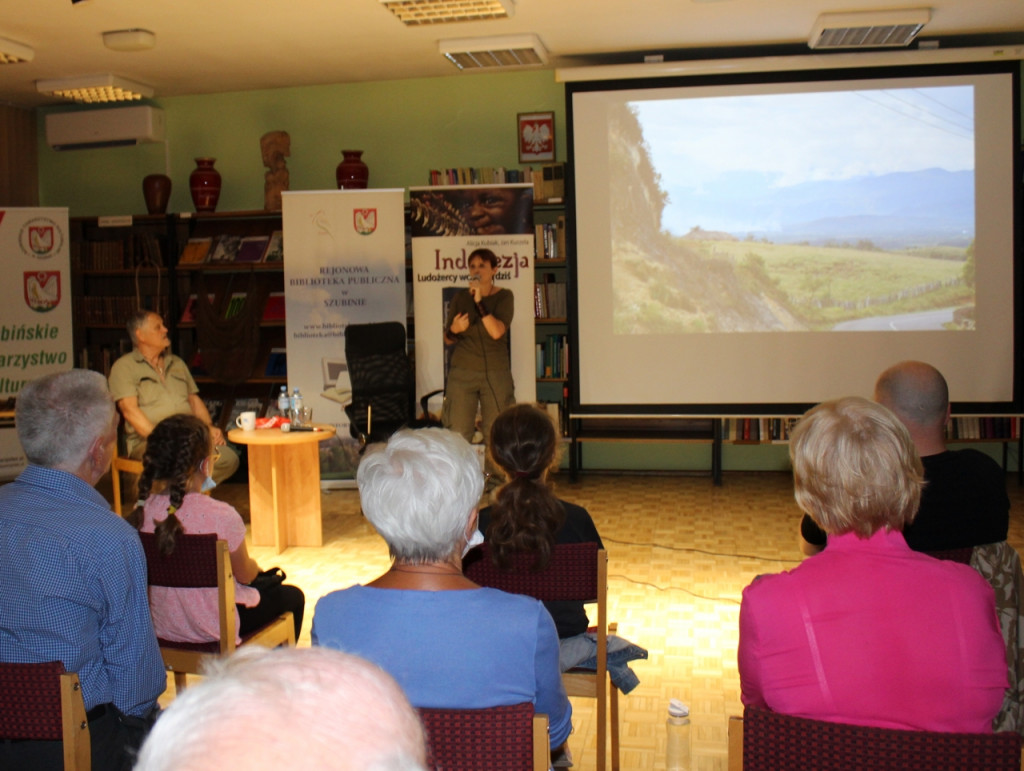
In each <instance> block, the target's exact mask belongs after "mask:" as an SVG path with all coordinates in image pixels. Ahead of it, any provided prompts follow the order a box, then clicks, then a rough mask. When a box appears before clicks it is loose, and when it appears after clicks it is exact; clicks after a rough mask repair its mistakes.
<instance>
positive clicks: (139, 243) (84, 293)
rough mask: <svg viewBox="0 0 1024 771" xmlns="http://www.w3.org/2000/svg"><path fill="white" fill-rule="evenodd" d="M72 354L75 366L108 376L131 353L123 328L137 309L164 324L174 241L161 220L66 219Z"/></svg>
mask: <svg viewBox="0 0 1024 771" xmlns="http://www.w3.org/2000/svg"><path fill="white" fill-rule="evenodd" d="M68 224H69V229H70V239H69V242H70V250H71V294H72V302H73V307H74V314H75V321H76V322H77V323H76V324H75V325H74V333H73V338H74V349H75V356H76V363H77V365H78V366H79V367H83V368H86V369H93V370H96V371H98V372H102V373H103V374H104V375H109V374H110V366H111V364H113V362H114V361H115V360H116V359H117V358H118V357H119V356H120V355H121V354H123V353H126V352H127V351H130V350H131V342H130V341H129V339H128V333H127V331H126V329H125V323H126V322H127V321H128V317H129V316H131V314H132V313H134V312H135V311H136V310H137V309H139V308H144V309H146V310H152V311H155V312H157V313H159V314H161V315H162V316H163V317H164V318H165V319H166V320H167V322H168V324H169V325H170V324H171V323H172V317H173V315H174V313H175V312H176V307H175V306H174V305H173V293H172V291H171V287H172V282H173V279H172V275H173V265H174V261H175V258H176V255H177V238H176V233H175V230H174V228H173V227H172V219H171V218H170V217H168V216H167V215H162V214H160V215H143V216H123V217H74V218H71V219H70V220H69V223H68Z"/></svg>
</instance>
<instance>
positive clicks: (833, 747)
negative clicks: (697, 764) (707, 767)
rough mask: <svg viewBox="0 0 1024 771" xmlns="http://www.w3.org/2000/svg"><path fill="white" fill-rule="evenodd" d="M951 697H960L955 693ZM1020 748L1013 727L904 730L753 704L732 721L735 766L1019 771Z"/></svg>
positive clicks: (781, 770) (778, 770)
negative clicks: (986, 731) (981, 731)
mask: <svg viewBox="0 0 1024 771" xmlns="http://www.w3.org/2000/svg"><path fill="white" fill-rule="evenodd" d="M950 698H952V699H956V694H950ZM741 737H742V738H741ZM741 747H742V752H739V750H740V748H741ZM1020 749H1021V739H1020V736H1019V735H1018V734H1017V733H1016V732H1014V731H1004V732H1001V733H992V734H963V733H940V732H937V731H900V730H896V729H892V728H872V727H870V726H859V725H850V724H848V723H829V722H826V721H824V720H810V719H808V718H802V717H793V716H792V715H782V714H779V713H778V712H772V711H771V710H765V709H757V708H754V707H747V708H746V709H745V710H744V711H743V719H742V720H741V719H740V718H738V717H733V718H730V721H729V769H730V771H740V769H743V771H798V770H799V771H803V769H809V768H813V769H817V770H818V771H850V770H851V769H863V770H864V771H876V770H886V769H893V770H895V769H904V770H909V771H941V770H942V769H946V770H947V771H1019V770H1020ZM737 754H739V757H737Z"/></svg>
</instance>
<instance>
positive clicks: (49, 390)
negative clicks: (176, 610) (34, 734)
mask: <svg viewBox="0 0 1024 771" xmlns="http://www.w3.org/2000/svg"><path fill="white" fill-rule="evenodd" d="M117 421H118V415H117V411H116V410H115V409H114V403H113V401H112V400H111V398H110V394H109V393H108V392H107V384H106V382H105V381H104V379H103V376H102V375H100V374H99V373H96V372H89V371H87V370H71V371H70V372H62V373H59V374H54V375H47V376H45V377H41V378H39V379H37V380H33V381H32V382H30V383H29V384H28V385H26V386H25V387H24V388H23V389H22V391H21V393H20V395H19V396H18V402H17V408H16V423H17V431H18V439H19V440H20V441H21V446H22V449H23V450H24V452H25V455H26V457H27V458H28V463H29V465H28V467H27V468H26V469H25V470H24V471H23V472H22V473H21V475H20V476H19V477H18V478H17V479H16V480H15V481H14V482H12V483H10V484H8V485H4V486H3V487H2V488H0V565H2V566H3V567H2V569H0V661H5V662H41V661H61V662H63V664H64V668H65V669H66V670H67V671H68V672H77V673H78V677H79V679H80V681H81V683H82V697H83V699H84V701H85V708H86V710H87V711H88V717H89V733H90V735H91V744H92V767H93V768H95V769H122V768H123V769H129V768H131V754H132V753H133V751H134V750H135V749H137V748H138V746H139V744H141V742H142V739H143V737H144V735H145V732H146V730H148V727H149V725H150V723H151V722H152V719H153V718H154V717H155V714H156V712H157V710H158V707H157V705H156V700H157V697H159V696H160V694H161V693H163V690H164V687H165V686H166V683H167V680H166V675H165V674H164V665H163V661H162V660H161V658H160V649H159V648H158V647H157V642H156V635H154V633H153V624H152V622H151V621H150V616H149V601H148V599H147V596H146V558H145V556H144V555H143V553H142V546H141V544H140V543H139V537H138V535H137V534H136V532H135V529H134V528H133V527H132V526H131V525H129V524H128V523H127V522H125V521H124V520H123V519H121V518H120V517H118V516H117V515H116V514H114V513H113V512H112V511H111V510H110V506H109V505H108V503H107V502H106V500H104V498H103V496H101V495H100V494H99V493H98V492H96V490H94V489H93V485H94V484H95V483H96V481H97V480H98V479H99V478H100V477H101V476H103V475H104V474H105V473H106V471H107V469H108V468H109V467H110V459H111V457H112V456H113V452H114V441H115V439H116V437H117ZM63 767H64V765H63V754H62V746H61V742H37V741H22V742H2V741H0V768H11V769H14V768H32V769H50V768H53V769H61V768H63Z"/></svg>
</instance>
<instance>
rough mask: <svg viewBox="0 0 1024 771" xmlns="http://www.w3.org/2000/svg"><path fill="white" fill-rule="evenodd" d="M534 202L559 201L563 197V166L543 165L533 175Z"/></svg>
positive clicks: (559, 164) (555, 164) (558, 164)
mask: <svg viewBox="0 0 1024 771" xmlns="http://www.w3.org/2000/svg"><path fill="white" fill-rule="evenodd" d="M532 181H533V198H534V200H535V201H538V202H541V203H543V202H544V201H555V200H557V201H559V202H560V201H561V200H562V199H563V198H564V197H565V164H564V163H545V164H544V165H543V166H541V167H540V168H539V169H537V170H536V171H535V172H534V173H533V180H532Z"/></svg>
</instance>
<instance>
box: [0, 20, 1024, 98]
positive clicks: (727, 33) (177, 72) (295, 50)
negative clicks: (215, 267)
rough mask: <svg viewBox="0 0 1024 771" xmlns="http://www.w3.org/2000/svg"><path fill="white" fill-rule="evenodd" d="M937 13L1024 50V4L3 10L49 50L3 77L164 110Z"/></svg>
mask: <svg viewBox="0 0 1024 771" xmlns="http://www.w3.org/2000/svg"><path fill="white" fill-rule="evenodd" d="M923 5H927V6H928V7H930V8H932V21H931V22H930V23H929V24H928V26H927V27H925V29H924V31H923V32H922V34H921V38H920V39H922V40H927V39H939V40H940V41H945V44H947V45H948V44H957V45H959V44H966V43H970V44H979V45H989V44H995V45H1005V44H1007V43H1009V42H1017V43H1020V42H1024V0H925V2H922V3H915V2H913V0H910V2H894V3H893V4H891V5H885V4H884V2H883V1H882V0H516V8H515V15H514V16H513V17H512V18H509V19H502V20H498V21H484V22H459V23H453V24H438V25H430V26H424V27H406V26H405V25H403V24H402V23H401V22H399V21H398V19H397V18H395V17H394V16H393V15H392V14H391V13H389V12H388V11H387V10H386V9H385V8H384V7H383V6H382V5H381V4H380V2H379V0H287V2H275V1H274V0H263V1H262V2H261V1H260V0H249V1H248V2H246V1H245V0H84V1H83V2H79V3H77V4H73V3H72V2H71V0H0V37H5V38H8V39H11V40H15V41H17V42H20V43H23V44H27V45H29V46H31V47H32V48H33V49H35V59H34V60H33V61H31V62H28V63H23V64H16V65H5V66H0V102H7V103H10V104H15V105H20V106H37V105H43V104H52V103H55V100H53V99H52V98H50V97H43V96H41V95H39V94H37V93H36V90H35V85H34V84H35V81H36V80H45V79H50V78H60V77H70V76H74V75H87V74H93V73H113V74H116V75H121V76H123V77H127V78H130V79H132V80H137V81H141V82H143V83H146V84H148V85H150V86H153V87H154V89H155V98H157V99H159V98H160V97H166V96H183V95H190V94H206V93H219V92H226V91H244V90H252V89H264V88H280V87H289V86H300V85H314V84H325V83H345V82H355V81H376V80H393V79H401V78H419V77H435V76H453V77H472V74H469V73H461V74H460V73H459V71H458V70H456V68H455V67H454V65H452V64H450V63H449V62H448V61H446V60H445V59H443V58H442V57H441V56H440V54H439V53H438V50H437V41H438V40H440V39H442V38H460V37H475V36H483V35H487V36H490V35H511V34H522V33H535V34H537V35H538V36H539V37H540V39H541V40H542V42H543V43H544V45H545V46H546V47H547V49H548V50H549V51H550V53H551V62H550V64H549V65H548V66H549V68H552V69H553V68H555V67H572V66H578V65H593V64H601V63H612V62H614V63H623V62H639V61H642V58H643V54H645V53H663V52H664V53H666V54H668V58H686V57H687V56H688V55H692V54H694V52H697V51H700V52H701V53H702V55H704V56H707V55H708V54H707V49H718V48H721V49H729V48H733V47H749V46H759V47H777V48H780V49H790V50H785V51H783V52H785V53H794V52H797V51H801V50H806V40H807V36H808V34H809V32H810V29H811V26H812V25H813V23H814V20H815V18H816V17H817V16H818V14H819V13H821V12H826V11H833V12H846V11H856V10H878V9H880V8H894V7H895V8H900V7H920V6H923ZM127 28H143V29H148V30H152V31H153V32H155V33H156V47H155V48H154V49H153V50H150V51H142V52H136V53H118V52H115V51H109V50H107V49H106V48H104V46H103V42H102V39H101V33H102V32H104V31H109V30H116V29H127ZM688 49H689V52H690V53H689V54H687V50H688ZM670 52H675V53H670ZM762 52H765V51H762ZM771 52H774V51H771ZM721 55H722V56H735V55H737V52H736V51H735V50H723V51H722V52H721Z"/></svg>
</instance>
